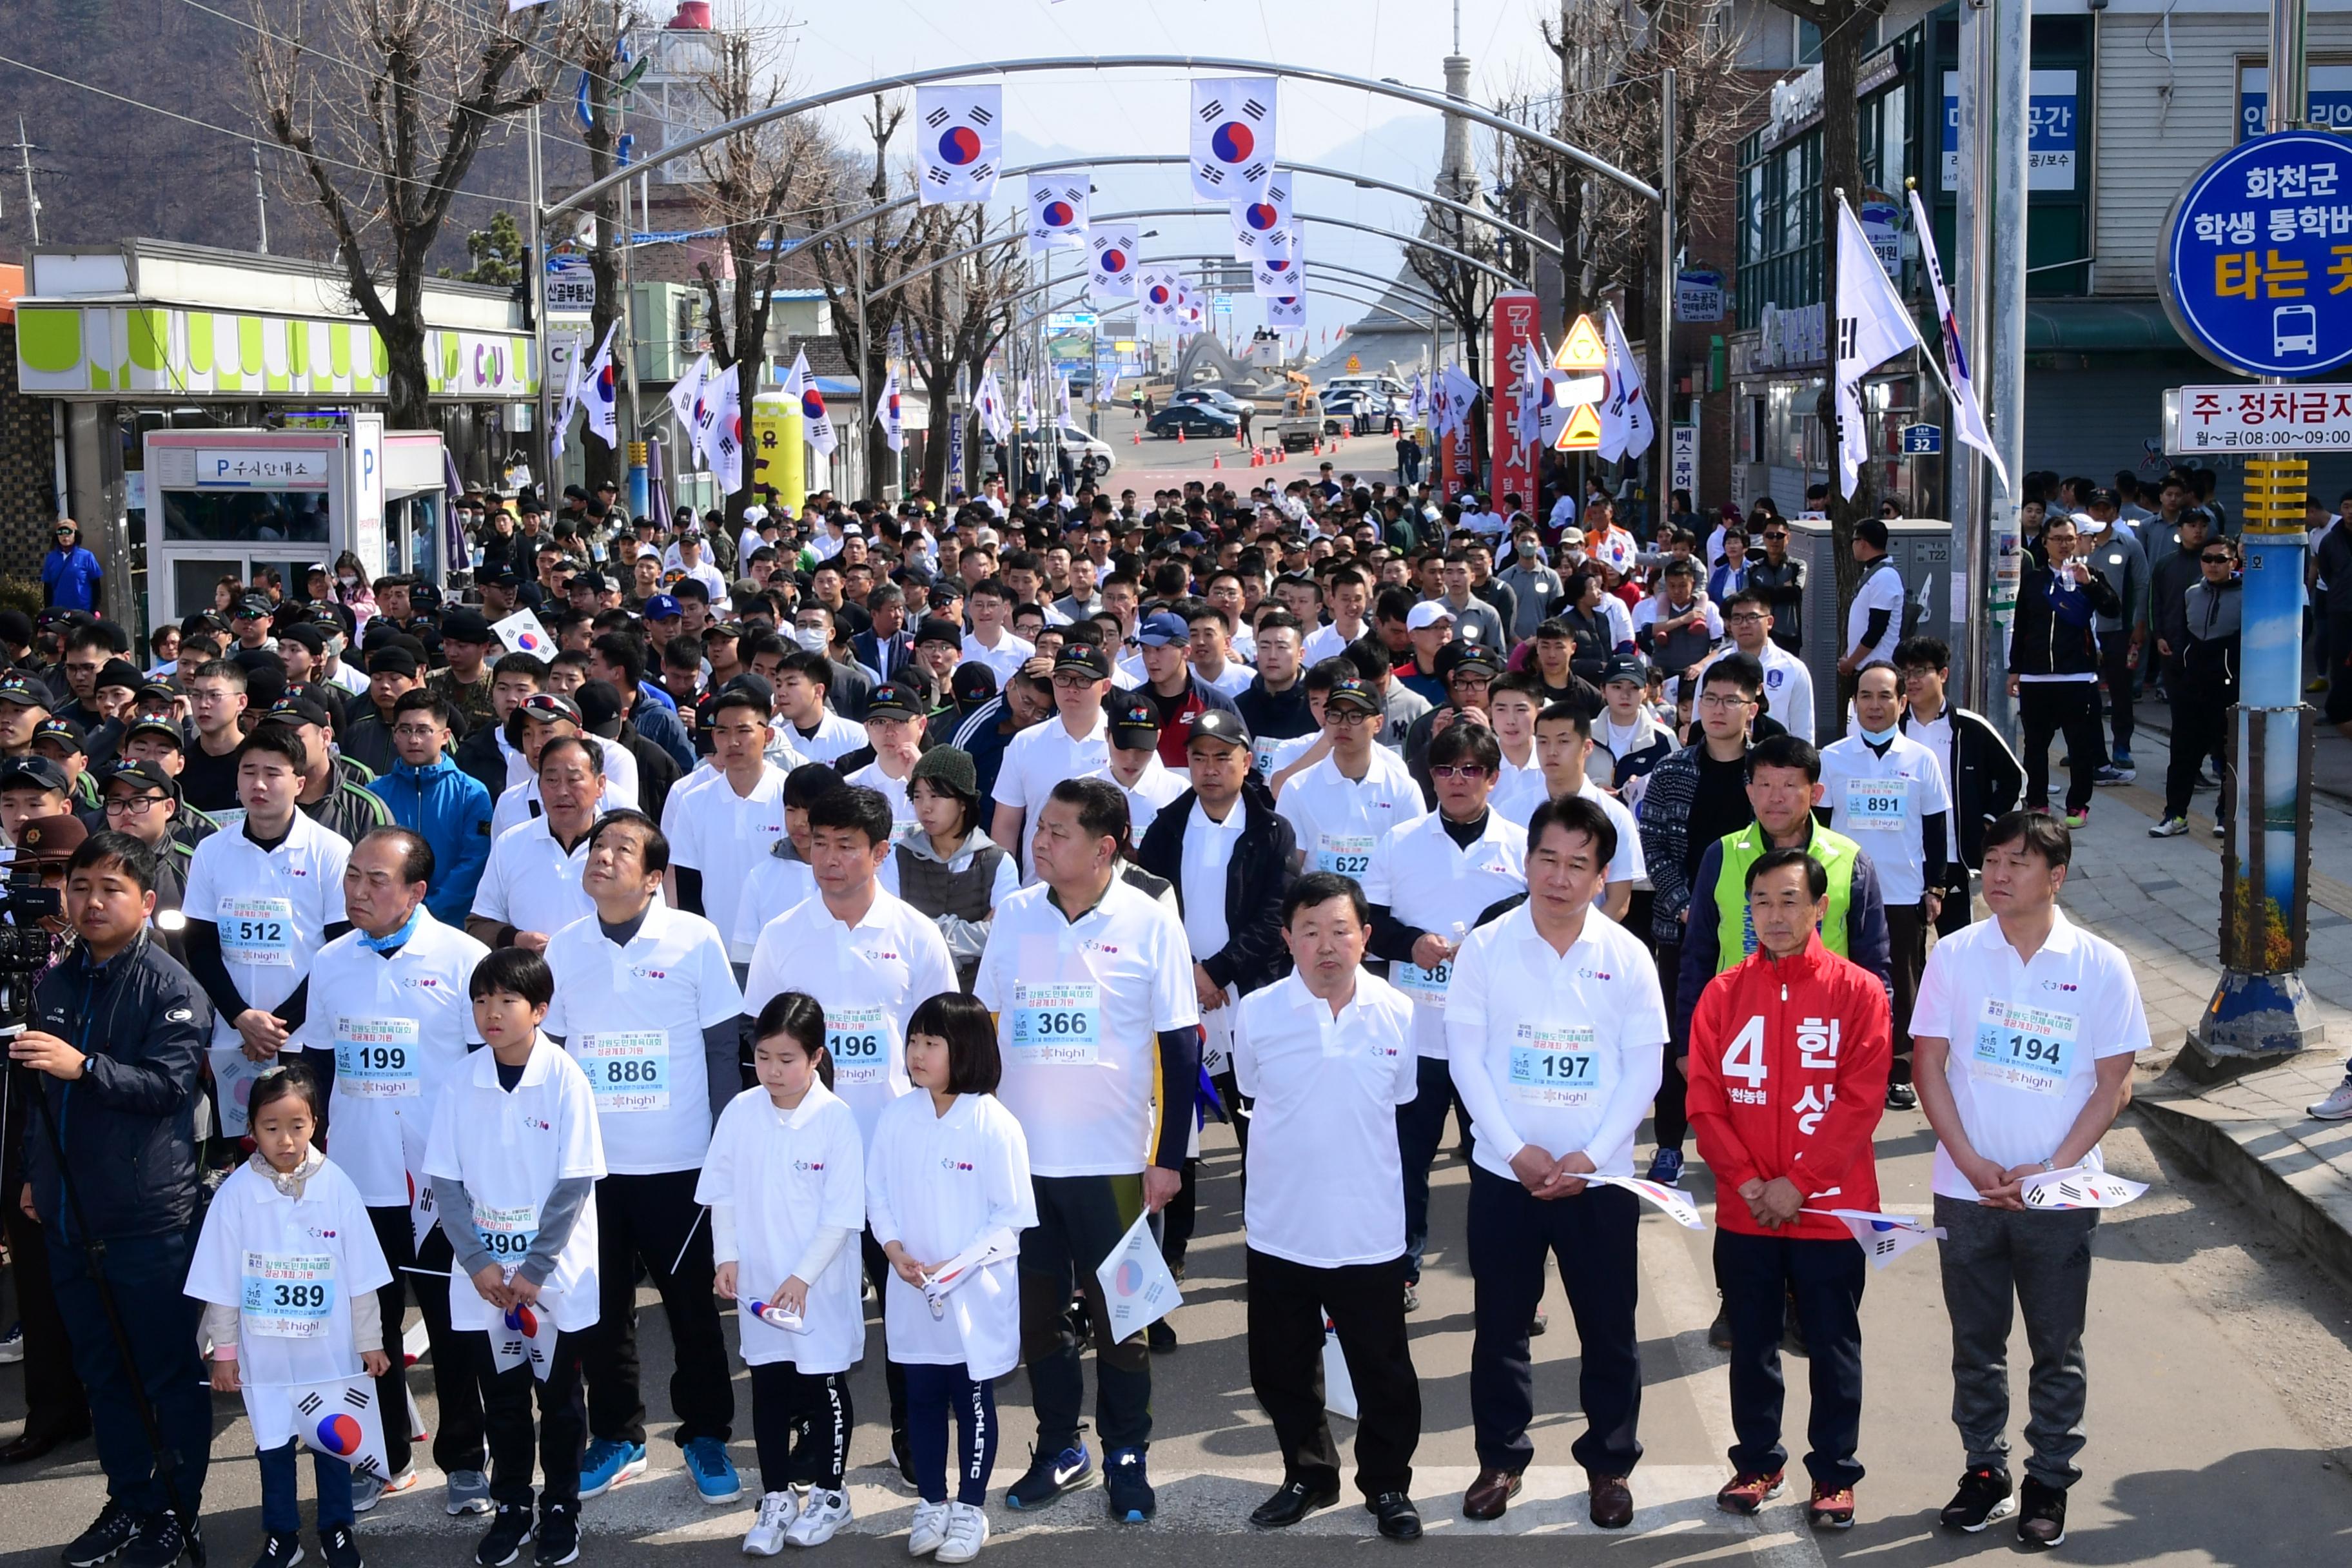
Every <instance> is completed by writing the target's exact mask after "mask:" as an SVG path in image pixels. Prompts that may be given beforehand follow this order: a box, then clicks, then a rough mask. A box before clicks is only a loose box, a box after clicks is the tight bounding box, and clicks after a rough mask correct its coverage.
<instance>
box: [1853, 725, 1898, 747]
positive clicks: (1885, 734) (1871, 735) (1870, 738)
mask: <svg viewBox="0 0 2352 1568" xmlns="http://www.w3.org/2000/svg"><path fill="white" fill-rule="evenodd" d="M1854 728H1855V729H1857V730H1862V724H1861V721H1859V720H1857V721H1855V723H1854ZM1862 738H1863V739H1864V740H1865V741H1867V742H1870V743H1871V744H1872V745H1874V746H1883V745H1885V744H1886V743H1887V742H1889V741H1892V740H1893V739H1895V731H1894V729H1893V728H1891V727H1890V728H1888V729H1885V730H1862Z"/></svg>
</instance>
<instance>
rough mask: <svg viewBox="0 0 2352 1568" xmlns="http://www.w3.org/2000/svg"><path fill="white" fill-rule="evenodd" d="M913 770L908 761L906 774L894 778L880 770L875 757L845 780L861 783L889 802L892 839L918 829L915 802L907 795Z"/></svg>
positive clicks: (878, 760)
mask: <svg viewBox="0 0 2352 1568" xmlns="http://www.w3.org/2000/svg"><path fill="white" fill-rule="evenodd" d="M914 772H915V770H914V765H913V764H912V763H908V768H907V776H906V777H905V778H897V779H894V778H892V777H891V776H890V775H889V774H888V773H884V772H883V771H882V763H881V760H880V759H879V758H877V759H876V760H875V761H873V762H870V763H866V765H865V766H864V767H862V768H860V769H858V770H857V771H856V773H852V774H850V775H849V777H848V779H847V780H846V781H845V782H847V783H849V784H863V785H865V786H866V788H867V789H870V790H873V791H875V792H877V794H879V795H881V796H882V798H883V799H884V800H887V801H888V802H889V803H890V837H891V838H892V839H894V840H896V839H899V838H904V837H906V836H907V835H908V834H909V833H913V832H916V831H917V830H918V826H919V825H918V824H917V823H916V821H915V803H914V802H913V801H912V800H911V799H909V798H908V795H907V786H908V784H910V783H912V782H913V779H914Z"/></svg>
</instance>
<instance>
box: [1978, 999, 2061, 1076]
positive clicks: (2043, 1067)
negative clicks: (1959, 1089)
mask: <svg viewBox="0 0 2352 1568" xmlns="http://www.w3.org/2000/svg"><path fill="white" fill-rule="evenodd" d="M2075 1029H2076V1017H2075V1015H2074V1014H2072V1013H2058V1012H2053V1011H2051V1010H2050V1009H2048V1008H2046V1007H2027V1006H2022V1005H2019V1004H2017V1003H2014V1002H2007V1001H2004V1000H2002V999H2001V998H2000V997H1998V996H1989V997H1987V998H1986V999H1985V1005H1984V1016H1983V1017H1982V1018H1981V1019H1979V1021H1978V1023H1977V1037H1976V1041H1975V1044H1974V1046H1973V1047H1972V1048H1971V1049H1970V1050H1969V1076H1970V1077H1972V1078H1974V1079H1976V1080H1977V1081H1978V1082H1979V1083H1990V1084H1999V1085H2000V1086H2001V1087H2003V1088H2005V1089H2023V1090H2025V1091H2026V1092H2027V1093H2028V1094H2050V1095H2056V1094H2063V1093H2065V1092H2066V1079H2068V1078H2069V1077H2071V1076H2072V1075H2073V1073H2074V1039H2075Z"/></svg>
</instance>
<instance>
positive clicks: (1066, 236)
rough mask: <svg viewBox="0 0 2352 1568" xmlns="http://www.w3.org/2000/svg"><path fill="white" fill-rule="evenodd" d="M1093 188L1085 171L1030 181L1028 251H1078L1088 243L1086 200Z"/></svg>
mask: <svg viewBox="0 0 2352 1568" xmlns="http://www.w3.org/2000/svg"><path fill="white" fill-rule="evenodd" d="M1093 186H1094V177H1093V175H1092V174H1090V173H1089V172H1088V171H1087V170H1085V169H1062V170H1058V171H1055V173H1052V174H1040V175H1038V176H1037V177H1036V178H1034V179H1033V180H1031V181H1030V182H1029V249H1030V251H1031V252H1032V253H1033V254H1034V253H1035V252H1037V251H1041V250H1077V249H1082V248H1084V247H1085V246H1086V243H1087V195H1088V194H1089V193H1090V192H1091V191H1092V189H1093Z"/></svg>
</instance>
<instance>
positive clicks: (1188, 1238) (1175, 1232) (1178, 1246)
mask: <svg viewBox="0 0 2352 1568" xmlns="http://www.w3.org/2000/svg"><path fill="white" fill-rule="evenodd" d="M1200 1218H1201V1162H1200V1161H1199V1160H1198V1159H1196V1158H1194V1157H1193V1156H1192V1155H1187V1156H1185V1159H1184V1184H1183V1185H1182V1186H1181V1187H1178V1188H1177V1189H1176V1195H1175V1196H1174V1197H1172V1198H1170V1199H1169V1200H1168V1206H1167V1207H1165V1208H1163V1209H1161V1210H1160V1261H1161V1262H1163V1263H1165V1264H1167V1265H1168V1271H1169V1272H1170V1273H1171V1274H1173V1273H1175V1272H1176V1271H1177V1270H1178V1269H1180V1268H1183V1267H1184V1249H1185V1248H1186V1247H1190V1246H1192V1231H1193V1229H1194V1227H1195V1226H1198V1225H1199V1223H1200Z"/></svg>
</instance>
